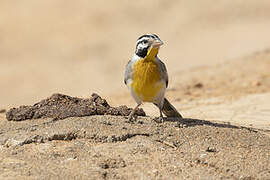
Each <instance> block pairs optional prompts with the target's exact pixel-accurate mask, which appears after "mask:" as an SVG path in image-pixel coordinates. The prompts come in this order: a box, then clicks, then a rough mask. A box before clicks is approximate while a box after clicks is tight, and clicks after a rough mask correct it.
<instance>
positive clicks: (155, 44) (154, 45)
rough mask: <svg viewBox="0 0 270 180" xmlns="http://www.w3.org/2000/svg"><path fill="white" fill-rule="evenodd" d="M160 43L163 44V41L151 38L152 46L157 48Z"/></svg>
mask: <svg viewBox="0 0 270 180" xmlns="http://www.w3.org/2000/svg"><path fill="white" fill-rule="evenodd" d="M161 45H163V42H162V41H161V40H159V39H153V42H152V45H151V46H152V47H153V48H159V47H160V46H161Z"/></svg>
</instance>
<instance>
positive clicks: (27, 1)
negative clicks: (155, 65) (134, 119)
mask: <svg viewBox="0 0 270 180" xmlns="http://www.w3.org/2000/svg"><path fill="white" fill-rule="evenodd" d="M269 19H270V1H269V0H260V1H254V0H218V1H215V0H180V1H179V0H170V1H167V0H149V1H143V0H137V1H124V0H119V1H117V2H116V1H105V0H92V1H86V0H80V1H71V0H57V1H55V0H46V1H41V0H40V1H37V0H1V2H0V106H3V107H13V106H18V105H21V104H33V103H34V102H37V101H39V100H40V99H44V98H46V97H48V96H50V95H51V94H52V93H56V92H59V93H65V94H68V95H72V96H78V97H88V96H90V95H91V93H92V92H96V93H98V94H100V95H101V96H104V97H107V98H108V100H109V101H110V100H111V101H113V100H112V99H113V97H114V95H117V94H121V93H123V94H126V93H127V91H128V90H127V88H126V87H125V85H124V83H123V73H124V69H125V65H126V63H127V61H128V60H129V59H130V58H131V57H132V55H133V53H134V48H135V43H136V40H137V38H138V37H139V36H140V35H142V34H145V33H156V34H158V35H159V37H160V38H161V39H162V40H163V42H164V43H165V44H164V46H162V48H161V50H160V53H159V56H160V58H161V59H162V60H163V61H164V62H165V63H166V65H167V69H168V71H169V76H170V85H171V84H174V83H176V82H175V81H174V75H175V74H176V73H178V74H179V72H181V71H184V70H188V69H190V68H194V67H202V66H208V65H214V64H218V63H222V62H224V61H228V60H231V59H234V58H237V57H242V56H246V55H249V54H252V53H254V52H257V51H262V50H265V49H268V48H269V47H270V36H269V32H270V20H269ZM114 103H115V104H117V102H116V101H114Z"/></svg>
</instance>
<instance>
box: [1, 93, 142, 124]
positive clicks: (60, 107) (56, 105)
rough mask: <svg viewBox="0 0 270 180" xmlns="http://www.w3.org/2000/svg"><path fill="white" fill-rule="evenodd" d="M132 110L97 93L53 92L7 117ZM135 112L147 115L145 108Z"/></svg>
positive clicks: (123, 113)
mask: <svg viewBox="0 0 270 180" xmlns="http://www.w3.org/2000/svg"><path fill="white" fill-rule="evenodd" d="M131 111H132V108H128V107H127V106H119V107H111V106H110V105H109V104H108V103H107V101H106V100H105V99H102V98H101V97H100V96H99V95H97V94H95V93H93V94H92V96H91V98H89V99H82V98H77V97H70V96H67V95H63V94H53V95H52V96H51V97H49V98H47V99H44V100H42V101H40V102H38V103H36V104H34V105H33V106H20V107H19V108H12V109H10V110H9V111H8V112H7V114H6V118H7V120H9V121H12V120H13V121H22V120H26V119H38V118H46V117H51V118H54V119H64V118H67V117H82V116H92V115H116V116H128V115H129V114H130V112H131ZM135 114H136V115H138V116H145V112H144V111H143V109H138V110H137V111H136V113H135Z"/></svg>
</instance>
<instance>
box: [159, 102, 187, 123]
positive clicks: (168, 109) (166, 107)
mask: <svg viewBox="0 0 270 180" xmlns="http://www.w3.org/2000/svg"><path fill="white" fill-rule="evenodd" d="M162 112H163V113H164V114H165V115H166V116H167V117H177V118H183V117H182V116H181V114H180V113H179V112H178V111H177V110H176V109H175V107H174V106H173V105H172V104H171V103H170V102H169V101H168V99H166V98H164V104H163V108H162Z"/></svg>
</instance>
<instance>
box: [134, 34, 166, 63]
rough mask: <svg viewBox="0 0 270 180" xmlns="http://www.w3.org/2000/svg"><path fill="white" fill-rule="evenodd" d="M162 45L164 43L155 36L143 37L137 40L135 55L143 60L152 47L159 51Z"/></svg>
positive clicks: (147, 35) (146, 35)
mask: <svg viewBox="0 0 270 180" xmlns="http://www.w3.org/2000/svg"><path fill="white" fill-rule="evenodd" d="M162 44H163V42H162V41H161V40H160V38H159V37H158V36H157V35H155V34H145V35H142V36H141V37H139V38H138V40H137V43H136V51H135V54H136V55H137V56H139V57H141V58H145V57H146V55H147V54H148V51H149V50H150V49H151V47H152V48H156V49H159V47H160V46H161V45H162Z"/></svg>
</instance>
